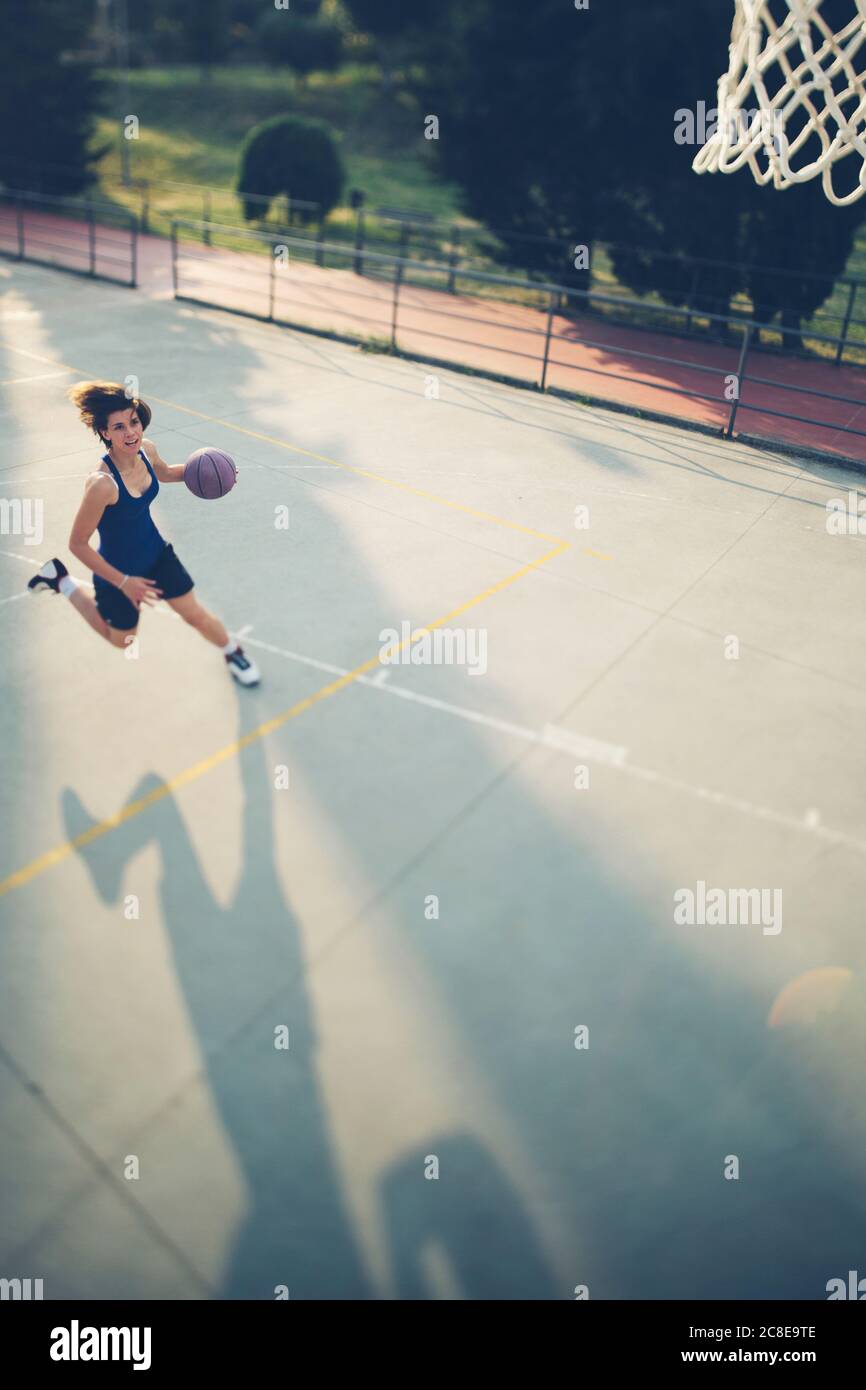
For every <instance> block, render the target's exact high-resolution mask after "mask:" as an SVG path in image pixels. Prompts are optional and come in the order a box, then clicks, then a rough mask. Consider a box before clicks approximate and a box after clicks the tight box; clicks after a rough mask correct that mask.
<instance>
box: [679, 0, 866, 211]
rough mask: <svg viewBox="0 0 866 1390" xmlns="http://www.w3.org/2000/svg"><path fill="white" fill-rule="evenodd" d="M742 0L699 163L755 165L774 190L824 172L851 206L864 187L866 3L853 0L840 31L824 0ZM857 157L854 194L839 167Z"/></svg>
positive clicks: (831, 188)
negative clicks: (714, 124)
mask: <svg viewBox="0 0 866 1390" xmlns="http://www.w3.org/2000/svg"><path fill="white" fill-rule="evenodd" d="M735 3H736V15H735V18H734V28H733V33H732V35H731V47H730V68H729V69H728V71H727V72H726V73H724V74H723V76H722V77H721V78H720V80H719V95H718V129H717V131H716V132H715V134H713V135H712V136H711V137H710V139H709V140H708V141H707V143H706V144H705V145H704V147H703V149H702V150H701V151H700V153H699V154H698V155H697V158H696V159H695V161H694V164H693V166H692V167H693V168H694V170H695V172H696V173H698V174H705V173H715V172H717V171H718V172H720V173H723V174H732V173H734V172H735V171H736V170H737V169H741V168H742V167H743V165H744V164H748V166H749V168H750V169H751V171H752V173H753V174H754V176H755V178H756V179H757V181H758V182H759V183H769V182H770V181H772V183H773V185H774V186H775V187H776V188H790V187H791V185H792V184H795V183H805V182H806V181H807V180H809V179H815V178H818V177H819V175H820V177H821V180H822V182H823V186H824V192H825V193H826V195H827V197H828V198H829V199H830V201H831V203H836V204H837V206H839V207H844V206H845V205H846V204H847V203H853V202H854V201H855V200H856V199H857V198H860V197H862V196H863V194H864V193H866V83H864V77H866V53H864V54H863V55H862V57H860V56H859V55H860V50H861V48H863V45H864V44H866V0H848V4H849V5H850V9H851V18H850V20H849V21H848V22H847V23H846V24H845V25H844V27H843V28H842V29H839V30H837V31H835V32H834V31H833V29H831V28H830V26H829V25H828V24H827V22H826V21H825V20H824V18H823V17H822V15H821V0H735ZM851 155H853V156H854V157H855V160H854V165H852V164H851V163H849V164H848V166H847V168H846V170H845V173H846V174H847V175H848V178H847V180H845V181H844V182H846V183H847V186H848V189H849V191H847V192H845V193H838V192H837V191H836V186H835V185H834V172H835V173H837V174H838V172H839V171H838V170H837V169H836V166H837V164H838V163H839V162H840V161H844V160H846V159H848V158H849V157H850V156H851ZM858 159H859V168H857V167H856V164H857V160H858ZM852 175H853V178H852ZM837 181H838V180H837ZM852 182H853V183H854V184H855V186H854V187H853V189H852V188H851V184H852Z"/></svg>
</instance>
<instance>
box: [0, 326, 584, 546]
mask: <svg viewBox="0 0 866 1390" xmlns="http://www.w3.org/2000/svg"><path fill="white" fill-rule="evenodd" d="M10 349H11V351H12V352H20V353H23V355H24V356H25V357H33V358H35V359H36V360H37V361H39V362H51V363H53V364H54V365H55V366H58V367H63V368H64V370H65V371H68V372H76V373H81V374H82V375H86V374H85V373H84V372H83V370H82V368H80V367H72V366H70V365H69V363H68V362H61V361H59V359H57V358H54V357H43V356H41V355H40V354H39V353H35V352H30V351H29V350H27V349H25V348H13V347H11V345H10ZM147 400H148V401H156V402H157V404H159V405H165V406H168V407H169V409H170V410H180V411H182V412H183V414H184V415H193V416H195V418H196V419H198V420H207V421H208V422H209V423H210V424H212V425H221V426H222V427H223V429H228V430H236V431H237V433H238V434H245V435H247V436H248V437H249V438H250V439H261V440H262V441H263V443H265V444H273V445H275V446H276V447H277V448H278V449H287V450H288V451H289V452H290V453H293V454H303V456H304V457H305V458H310V459H318V461H319V462H320V463H328V464H330V465H331V467H332V468H339V469H341V470H342V471H343V472H344V473H356V474H357V475H358V477H360V478H370V479H372V481H373V482H376V483H384V485H385V486H386V487H394V488H398V489H399V490H400V491H401V492H409V493H412V494H413V495H414V496H415V497H421V498H423V499H424V501H425V502H435V503H436V505H437V506H439V507H449V508H450V509H451V510H452V511H457V512H465V513H466V515H467V516H474V517H476V518H477V519H478V520H479V521H489V522H490V523H491V524H492V525H493V526H503V527H505V528H506V529H507V530H509V531H520V532H521V533H522V534H523V535H524V536H532V537H533V538H534V539H535V540H539V541H556V542H558V543H559V544H560V545H568V544H570V543H569V542H567V541H563V538H562V537H561V536H552V535H549V534H548V533H547V532H546V531H535V530H534V529H533V528H532V527H531V526H522V525H521V524H520V522H519V521H509V520H508V518H507V517H504V516H496V515H495V514H494V513H493V512H482V511H480V510H479V509H478V508H477V507H469V506H467V505H466V503H465V502H454V501H452V500H451V498H449V497H440V496H439V495H438V494H437V493H435V492H426V491H425V490H424V489H423V488H419V487H412V486H411V485H410V484H409V483H402V482H400V481H399V480H398V479H396V478H387V477H386V476H385V475H384V474H383V473H371V472H370V471H369V470H368V469H366V468H356V467H355V466H354V464H351V463H341V461H340V460H339V459H332V458H330V457H329V456H328V455H327V454H317V453H314V451H313V450H312V449H303V448H301V446H300V445H299V444H289V443H287V442H286V440H285V439H277V438H275V436H274V435H272V434H261V433H260V432H259V431H258V430H251V429H248V428H247V426H246V425H236V424H235V423H234V421H233V420H223V419H221V418H220V417H219V416H218V415H208V414H206V412H205V411H202V410H193V408H192V406H188V405H179V404H178V402H177V401H169V400H166V398H165V397H164V396H152V395H151V394H150V392H148V395H147Z"/></svg>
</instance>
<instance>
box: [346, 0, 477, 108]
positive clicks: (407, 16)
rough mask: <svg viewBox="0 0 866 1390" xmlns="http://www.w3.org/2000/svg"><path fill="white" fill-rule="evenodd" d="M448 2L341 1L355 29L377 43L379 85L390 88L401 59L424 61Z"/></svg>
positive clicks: (428, 0) (449, 1)
mask: <svg viewBox="0 0 866 1390" xmlns="http://www.w3.org/2000/svg"><path fill="white" fill-rule="evenodd" d="M450 3H451V0H410V2H407V0H343V7H344V9H346V10H347V11H348V14H349V18H350V20H351V22H352V25H353V27H354V29H355V30H356V31H357V32H358V33H360V34H369V35H370V37H371V38H373V39H375V40H376V47H377V52H378V57H379V63H380V66H381V68H382V81H383V84H384V86H385V87H387V88H390V87H391V86H392V83H393V71H394V68H395V66H396V64H397V62H398V61H399V60H400V58H401V57H411V56H413V55H415V56H417V57H419V58H420V59H423V57H424V53H425V50H426V46H427V42H428V41H429V39H430V38H431V36H432V34H433V32H434V26H435V25H436V24H437V22H439V21H440V20H441V18H442V15H443V13H444V11H445V10H446V9H447V7H448V5H449V4H450Z"/></svg>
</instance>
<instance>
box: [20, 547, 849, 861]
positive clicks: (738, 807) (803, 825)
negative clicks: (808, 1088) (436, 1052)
mask: <svg viewBox="0 0 866 1390" xmlns="http://www.w3.org/2000/svg"><path fill="white" fill-rule="evenodd" d="M0 555H6V556H8V557H9V558H10V559H13V560H23V561H24V562H25V563H26V564H28V565H29V564H32V563H33V560H32V558H31V557H30V556H27V555H17V554H15V553H14V552H13V551H10V550H0ZM74 577H76V578H77V577H78V576H74ZM82 582H84V583H85V584H87V583H88V582H89V581H88V580H87V579H83V581H82ZM13 597H16V598H17V597H18V595H13ZM21 597H23V595H21ZM9 601H10V600H8V599H6V600H4V602H7V603H8V602H9ZM153 611H154V612H156V613H163V614H164V616H165V617H167V618H177V617H178V615H177V613H175V612H174V610H173V609H171V608H168V607H163V606H162V605H157V606H155V607H154V608H153ZM249 628H250V625H249V624H247V627H246V628H244V629H242V631H243V632H246V631H247V630H249ZM238 635H239V634H238V633H236V634H235V636H238ZM246 643H247V646H249V647H258V648H260V649H261V650H262V651H265V652H271V653H272V654H273V655H274V656H281V657H284V658H285V659H286V660H287V661H296V662H298V663H299V665H301V666H310V667H312V668H313V670H315V671H324V672H325V673H326V674H327V675H333V676H346V675H349V669H348V667H345V666H335V665H333V663H331V662H329V661H319V660H318V659H317V658H316V657H312V656H302V655H301V654H300V652H290V651H286V649H285V648H284V647H275V646H274V645H273V644H272V643H270V642H262V641H261V640H260V639H259V638H255V637H248V638H247V639H246ZM383 669H384V668H383ZM380 677H381V671H377V672H376V674H375V675H374V676H358V677H357V678H356V680H355V682H354V684H355V685H366V686H369V687H370V688H371V689H372V690H378V691H379V692H381V693H383V694H385V695H394V696H396V697H397V698H398V699H401V700H409V701H410V702H411V703H412V704H416V705H423V706H424V707H425V708H427V709H434V710H437V711H438V712H439V713H440V714H449V715H451V716H452V717H453V718H455V719H462V720H463V721H464V722H465V723H469V724H479V725H481V726H482V727H483V728H485V729H491V730H493V732H494V733H499V734H506V735H508V736H509V737H511V738H519V739H521V740H522V741H523V742H524V743H534V744H537V745H538V746H539V747H541V748H549V749H551V750H552V751H553V752H556V753H567V754H568V755H569V757H572V758H574V757H581V758H583V759H584V760H585V761H586V762H590V763H596V764H601V765H604V766H607V767H612V768H613V769H614V770H615V771H616V772H620V773H622V774H623V775H624V776H627V777H634V778H636V779H638V780H639V781H641V782H650V783H654V784H655V785H657V786H661V787H667V788H668V790H670V791H676V792H679V793H681V794H682V795H684V796H691V797H694V798H695V799H696V800H698V801H708V802H710V803H711V804H712V805H714V806H721V807H724V808H725V809H726V810H729V811H739V812H740V813H741V814H742V815H747V816H752V817H754V818H755V819H756V820H763V821H768V822H769V823H770V824H772V825H777V826H780V827H781V828H782V829H785V830H795V831H798V832H800V833H801V834H806V835H812V836H814V837H815V838H816V839H819V840H824V841H826V842H827V843H828V844H837V845H845V846H846V847H847V848H848V849H853V850H856V852H857V853H858V854H866V841H863V840H858V839H857V838H856V837H855V836H853V835H846V834H845V833H844V832H843V831H840V830H831V829H830V828H829V826H824V825H822V824H821V823H820V812H819V811H818V809H817V808H816V807H814V806H812V807H809V808H808V810H806V811H804V813H803V816H802V817H801V818H798V817H797V816H787V815H784V814H783V813H782V812H781V811H774V810H772V809H771V808H770V807H769V806H760V805H757V804H756V803H755V802H753V801H746V800H744V799H743V798H741V797H736V796H730V795H729V794H728V793H727V792H716V791H713V790H712V788H710V787H699V786H698V787H695V786H692V785H691V783H689V782H682V781H680V780H679V779H678V778H676V777H668V776H666V774H665V773H662V772H655V771H654V770H653V769H652V768H645V767H638V766H636V765H635V764H633V763H629V762H628V761H627V757H628V750H627V749H625V748H622V747H620V746H619V745H617V744H612V743H604V742H602V741H601V740H599V739H595V738H591V737H588V736H586V735H583V734H579V733H577V732H576V731H574V730H571V729H561V728H558V727H557V726H556V725H555V724H547V725H545V727H544V728H543V729H542V730H540V731H539V730H536V729H529V728H526V727H525V726H524V725H522V724H514V723H512V722H511V721H510V720H507V719H497V718H496V717H495V716H493V715H489V714H482V713H481V711H480V710H473V709H467V708H465V707H464V706H462V705H455V704H451V703H450V702H449V701H447V700H437V699H435V698H434V697H433V696H432V695H422V694H421V693H420V692H419V691H416V690H409V689H407V687H406V686H401V685H393V684H392V683H391V682H390V680H389V681H387V682H386V681H382V680H381V679H380Z"/></svg>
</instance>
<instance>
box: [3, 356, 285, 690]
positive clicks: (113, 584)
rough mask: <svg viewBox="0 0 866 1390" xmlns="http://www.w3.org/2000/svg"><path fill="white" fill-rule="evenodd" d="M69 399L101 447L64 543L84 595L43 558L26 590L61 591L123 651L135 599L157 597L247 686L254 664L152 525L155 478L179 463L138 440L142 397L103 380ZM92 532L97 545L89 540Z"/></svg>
mask: <svg viewBox="0 0 866 1390" xmlns="http://www.w3.org/2000/svg"><path fill="white" fill-rule="evenodd" d="M68 394H69V397H70V399H71V400H72V402H73V404H74V405H76V406H77V407H78V414H79V416H80V418H81V420H82V421H83V423H84V424H85V425H87V426H88V428H89V429H92V430H93V432H94V434H95V435H96V437H97V439H99V440H100V441H101V442H102V443H103V444H106V445H107V446H108V448H107V451H106V453H104V454H103V456H102V464H101V467H100V468H99V469H98V470H97V471H96V472H95V473H91V474H90V476H89V477H88V479H87V481H86V483H85V484H84V498H83V500H82V502H81V506H80V507H79V508H78V515H77V516H76V518H75V521H74V522H73V525H72V531H71V534H70V537H69V549H70V550H71V551H72V554H73V555H74V556H75V558H76V559H77V560H80V561H81V563H82V564H83V565H86V566H87V568H88V569H89V570H92V571H93V590H94V597H93V598H91V597H90V595H89V594H88V593H85V592H84V591H83V589H82V588H81V586H80V585H79V584H78V583H77V582H76V581H75V580H74V579H73V578H72V577H71V575H70V574H69V572H68V570H67V569H66V566H65V565H64V564H63V562H62V560H57V559H54V560H49V561H48V563H47V564H45V565H43V566H42V569H41V570H40V571H39V573H38V574H35V575H34V576H33V578H32V579H31V580H30V583H29V585H28V588H29V589H30V590H31V591H32V592H33V593H54V594H64V595H65V596H66V598H68V599H69V601H70V603H71V604H72V606H73V608H76V609H77V610H78V612H79V613H80V614H81V616H82V617H83V618H84V620H85V622H87V623H89V624H90V626H91V627H92V628H93V629H94V631H95V632H98V633H99V635H100V637H104V638H105V639H106V641H108V642H110V643H111V644H112V646H114V647H125V646H128V644H129V643H130V642H131V641H132V639H133V638H134V637H135V635H136V632H137V631H138V620H139V615H140V613H141V607H142V604H153V603H157V602H158V601H159V600H160V599H161V598H163V599H165V601H166V603H168V604H170V605H171V607H172V608H173V609H174V611H175V612H176V613H179V614H180V616H181V617H182V618H183V619H184V621H185V622H187V623H189V625H190V627H194V628H195V629H196V630H197V631H198V632H200V633H201V635H202V637H204V638H206V639H207V641H208V642H212V643H213V644H214V646H216V647H219V648H220V649H221V651H222V652H223V655H224V656H225V661H226V665H227V667H228V669H229V671H230V672H231V674H232V675H233V676H234V678H235V680H237V681H239V682H240V683H241V685H257V684H258V682H259V680H260V675H259V671H258V668H257V667H256V665H255V663H254V662H252V661H250V659H249V657H247V656H245V655H244V653H243V650H242V648H241V647H240V646H239V645H238V643H237V642H234V641H232V639H231V638H230V637H229V635H228V633H227V632H226V630H225V628H224V627H223V625H222V623H221V622H220V620H219V618H216V617H214V615H213V614H212V613H209V612H208V611H207V609H206V608H203V607H202V605H201V604H200V603H199V601H198V599H197V598H196V596H195V594H194V593H193V581H192V579H191V578H190V576H189V574H188V573H187V571H186V570H185V569H184V567H183V565H182V564H181V562H180V560H179V559H178V558H177V556H176V555H175V553H174V547H173V546H171V545H169V544H168V543H167V542H166V541H165V540H164V539H163V537H162V536H161V535H160V533H159V531H158V530H157V528H156V525H155V524H154V521H153V519H152V517H151V515H150V507H151V503H152V502H153V501H154V499H155V498H156V495H157V493H158V492H159V484H160V483H179V482H180V481H181V480H182V478H183V464H169V463H166V462H165V460H164V459H162V458H160V456H159V451H158V449H157V447H156V445H155V444H153V443H152V442H151V441H150V440H148V439H145V438H144V431H145V430H146V429H147V427H148V425H149V424H150V421H151V410H150V406H149V405H148V404H147V403H146V401H142V400H138V399H137V398H136V397H133V398H132V399H131V400H130V398H129V397H128V396H127V394H126V392H125V391H124V389H123V387H122V386H118V385H117V384H116V383H115V382H111V381H80V382H78V384H77V385H76V386H73V387H71V388H70V390H69V392H68ZM94 531H96V532H98V535H99V548H98V549H95V548H94V547H93V546H92V545H91V538H92V536H93V533H94Z"/></svg>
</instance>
